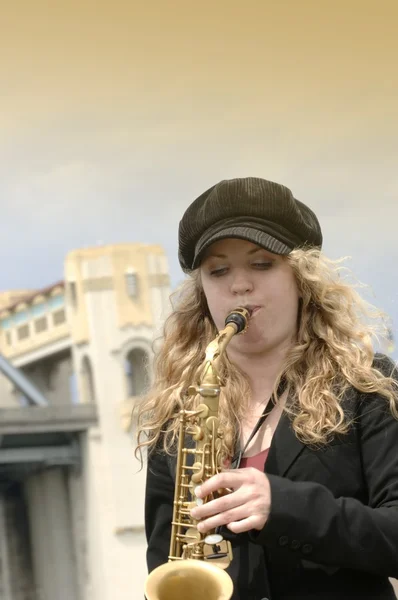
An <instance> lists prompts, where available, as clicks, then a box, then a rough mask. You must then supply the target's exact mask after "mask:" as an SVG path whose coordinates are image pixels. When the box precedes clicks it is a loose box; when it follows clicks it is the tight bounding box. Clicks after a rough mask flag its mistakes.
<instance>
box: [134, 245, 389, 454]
mask: <svg viewBox="0 0 398 600" xmlns="http://www.w3.org/2000/svg"><path fill="white" fill-rule="evenodd" d="M284 260H286V261H288V263H289V265H290V266H291V268H292V270H293V272H294V275H295V278H296V281H297V285H298V289H299V293H300V296H301V307H300V317H299V323H298V331H297V337H296V341H295V343H294V344H293V346H292V347H291V349H290V351H289V353H288V355H287V357H286V361H285V364H284V365H283V369H282V371H281V373H280V376H279V377H278V378H277V381H276V382H275V388H274V398H275V401H277V395H276V390H277V388H278V385H279V381H280V378H281V376H282V375H283V376H284V377H285V378H286V381H287V384H288V390H289V402H288V403H287V404H286V405H285V406H284V410H285V411H286V412H287V413H288V414H289V417H290V419H291V422H292V428H293V430H294V431H295V433H296V435H297V437H298V438H299V439H300V440H301V441H302V442H304V443H305V444H308V445H316V446H319V445H323V444H326V443H328V442H329V441H330V440H331V439H332V438H333V437H334V436H335V435H336V434H344V433H346V432H347V430H348V428H349V426H350V418H349V416H348V415H347V414H346V412H345V410H344V408H345V407H344V402H343V398H344V395H345V392H346V391H347V389H348V388H350V387H354V388H355V389H357V390H359V392H362V393H377V394H380V395H381V396H382V397H384V398H385V399H386V401H387V402H388V403H389V406H390V410H391V412H392V414H393V415H394V417H395V418H397V419H398V391H397V387H398V386H397V382H396V380H395V379H394V378H392V377H391V376H389V375H386V374H384V373H383V372H382V371H380V370H379V369H377V368H376V366H375V363H374V358H375V351H374V341H375V339H377V337H378V335H382V336H383V335H384V332H385V330H386V326H385V320H384V315H383V314H382V313H381V312H379V311H377V310H376V309H374V308H373V306H372V305H371V304H369V303H368V302H366V301H365V300H364V299H363V298H362V297H361V296H360V294H359V293H358V292H357V291H356V289H355V286H353V285H352V284H351V283H348V282H347V281H345V280H344V278H343V277H342V273H343V269H342V267H341V261H332V260H330V259H327V258H326V257H325V256H324V255H323V254H322V253H320V252H319V251H318V250H314V249H307V250H306V249H299V250H294V251H293V252H291V253H290V254H289V255H288V256H286V257H284ZM173 296H174V302H173V311H172V312H171V314H170V316H169V317H168V319H167V320H166V322H165V325H164V332H163V339H162V346H161V348H160V351H159V353H158V355H157V357H156V360H155V363H154V375H155V377H154V381H155V383H154V385H153V387H152V389H151V390H150V392H149V393H148V394H147V395H146V396H145V397H144V398H143V399H142V401H141V402H140V404H139V405H138V406H137V450H136V452H137V453H138V454H139V455H140V457H141V456H142V454H141V451H142V449H143V448H144V447H147V448H148V449H149V450H150V449H153V448H154V447H155V446H157V445H158V444H159V443H160V444H161V446H162V448H163V450H164V451H166V452H167V453H172V452H173V449H174V447H175V443H176V439H177V437H178V416H177V415H178V411H179V410H180V409H181V407H182V406H184V407H185V408H188V409H192V408H194V406H195V404H196V403H197V398H195V397H192V396H189V395H188V394H187V390H188V387H189V386H190V385H192V384H193V383H194V377H195V373H196V371H197V369H198V368H199V367H200V366H201V365H202V362H203V358H204V352H205V349H206V347H207V345H208V344H209V343H210V342H211V341H212V339H214V337H215V336H216V334H217V330H216V328H215V325H214V323H213V321H212V318H211V316H210V313H209V310H208V307H207V302H206V298H205V295H204V292H203V289H202V285H201V280H200V272H199V270H196V271H195V272H193V273H192V274H191V275H190V276H189V277H188V278H187V279H186V281H184V283H183V284H182V286H181V287H180V289H179V290H177V292H176V293H175V294H174V295H173ZM391 370H392V369H391ZM220 374H221V378H222V381H223V385H224V387H223V389H222V392H221V396H220V406H219V416H220V425H221V427H222V428H223V430H224V444H225V447H224V454H225V455H226V456H232V455H233V453H234V448H235V444H236V442H237V437H238V435H239V431H240V427H239V423H240V422H241V421H242V418H243V417H244V415H245V413H246V411H247V406H248V401H249V399H250V386H249V383H248V380H247V378H246V376H245V374H244V373H242V371H240V369H239V368H238V367H237V366H236V365H234V364H232V363H231V362H230V361H229V360H228V356H227V353H226V355H225V357H224V360H223V362H222V365H221V373H220ZM226 399H228V401H226Z"/></svg>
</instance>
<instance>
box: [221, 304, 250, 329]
mask: <svg viewBox="0 0 398 600" xmlns="http://www.w3.org/2000/svg"><path fill="white" fill-rule="evenodd" d="M251 313H252V311H251V310H250V308H245V307H243V306H238V307H237V308H235V309H234V310H231V312H230V313H229V314H228V315H227V318H226V319H225V325H228V324H229V323H234V324H235V325H236V327H237V332H236V333H243V332H244V331H246V329H247V326H248V323H249V318H250V316H251Z"/></svg>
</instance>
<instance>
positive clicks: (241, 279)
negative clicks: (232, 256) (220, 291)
mask: <svg viewBox="0 0 398 600" xmlns="http://www.w3.org/2000/svg"><path fill="white" fill-rule="evenodd" d="M252 289H253V284H252V281H251V279H250V277H248V276H247V275H245V274H240V275H236V276H235V277H234V279H233V281H232V283H231V292H232V293H233V294H247V293H248V292H251V291H252Z"/></svg>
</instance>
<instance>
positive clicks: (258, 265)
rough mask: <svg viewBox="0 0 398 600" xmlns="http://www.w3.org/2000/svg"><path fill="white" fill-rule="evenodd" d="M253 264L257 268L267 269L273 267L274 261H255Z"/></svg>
mask: <svg viewBox="0 0 398 600" xmlns="http://www.w3.org/2000/svg"><path fill="white" fill-rule="evenodd" d="M252 266H253V267H254V268H255V269H260V270H263V271H266V270H267V269H270V268H271V267H272V262H269V261H268V262H264V261H261V262H255V263H252Z"/></svg>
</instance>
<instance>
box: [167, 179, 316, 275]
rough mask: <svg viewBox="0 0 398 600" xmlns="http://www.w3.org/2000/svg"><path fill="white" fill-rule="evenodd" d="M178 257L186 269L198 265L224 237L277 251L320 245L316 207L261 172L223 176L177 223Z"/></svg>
mask: <svg viewBox="0 0 398 600" xmlns="http://www.w3.org/2000/svg"><path fill="white" fill-rule="evenodd" d="M178 238H179V240H178V241H179V250H178V258H179V261H180V265H181V267H182V269H183V270H184V271H186V272H187V271H192V270H193V269H196V268H197V267H198V266H199V265H200V261H201V259H202V258H203V254H204V252H205V250H206V249H207V248H208V247H209V246H210V245H211V244H213V243H214V242H216V241H218V240H222V239H225V238H240V239H243V240H247V241H249V242H253V243H254V244H257V245H258V246H261V247H262V248H265V249H266V250H269V251H270V252H273V253H274V254H289V253H290V252H291V251H292V250H294V249H295V248H299V247H319V248H321V246H322V231H321V226H320V224H319V221H318V219H317V217H316V215H315V214H314V213H313V211H312V210H311V209H310V208H308V206H306V205H305V204H303V203H302V202H300V201H299V200H296V198H294V196H293V194H292V192H291V191H290V190H289V189H288V188H287V187H285V186H283V185H280V184H279V183H274V182H272V181H267V180H265V179H260V178H257V177H246V178H240V179H229V180H223V181H220V182H219V183H217V184H216V185H214V186H213V187H211V188H210V189H208V190H207V191H206V192H204V193H203V194H201V195H200V196H199V198H197V199H196V200H194V201H193V202H192V204H191V205H190V206H189V207H188V208H187V210H186V211H185V213H184V215H183V217H182V219H181V221H180V225H179V233H178Z"/></svg>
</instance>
